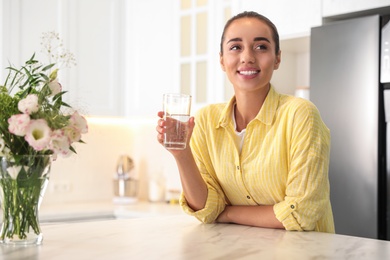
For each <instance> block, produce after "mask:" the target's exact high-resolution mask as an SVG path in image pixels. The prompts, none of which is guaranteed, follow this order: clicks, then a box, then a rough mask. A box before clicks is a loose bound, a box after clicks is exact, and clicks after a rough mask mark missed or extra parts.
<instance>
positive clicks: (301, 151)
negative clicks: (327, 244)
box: [274, 105, 330, 231]
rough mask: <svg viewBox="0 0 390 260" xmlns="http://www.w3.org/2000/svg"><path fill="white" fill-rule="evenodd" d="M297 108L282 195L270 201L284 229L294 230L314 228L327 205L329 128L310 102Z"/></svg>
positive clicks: (328, 200)
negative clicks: (303, 106) (272, 202)
mask: <svg viewBox="0 0 390 260" xmlns="http://www.w3.org/2000/svg"><path fill="white" fill-rule="evenodd" d="M301 111H302V112H301V113H299V114H297V115H296V116H295V119H294V124H293V125H292V129H291V131H290V133H291V140H292V141H291V149H290V151H291V154H290V160H291V161H290V169H289V173H288V177H287V183H286V196H285V199H284V200H283V201H281V202H279V203H277V204H275V205H274V213H275V216H276V218H277V219H278V220H279V221H280V222H282V223H283V225H284V227H285V228H286V230H297V231H304V230H316V229H317V226H318V222H319V220H320V219H326V216H325V218H324V214H327V211H329V207H330V196H329V194H330V188H329V180H328V168H329V152H330V132H329V129H328V128H327V127H326V126H325V124H324V123H323V122H322V120H321V118H320V115H319V112H318V111H317V109H316V108H315V107H314V105H313V106H307V107H306V109H303V110H301Z"/></svg>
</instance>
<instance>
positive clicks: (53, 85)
mask: <svg viewBox="0 0 390 260" xmlns="http://www.w3.org/2000/svg"><path fill="white" fill-rule="evenodd" d="M49 88H50V91H51V96H54V95H57V94H58V93H60V92H61V90H62V87H61V84H60V83H58V80H57V79H55V80H53V81H50V83H49Z"/></svg>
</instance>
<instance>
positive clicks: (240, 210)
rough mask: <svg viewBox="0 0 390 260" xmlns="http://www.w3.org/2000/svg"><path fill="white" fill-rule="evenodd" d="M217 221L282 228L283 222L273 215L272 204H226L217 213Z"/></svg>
mask: <svg viewBox="0 0 390 260" xmlns="http://www.w3.org/2000/svg"><path fill="white" fill-rule="evenodd" d="M217 222H219V223H236V224H241V225H248V226H256V227H265V228H281V229H284V226H283V224H282V223H281V222H280V221H279V220H278V219H277V218H276V217H275V213H274V210H273V206H272V205H267V206H227V207H226V208H225V210H224V211H223V212H222V213H221V214H220V215H219V217H218V219H217Z"/></svg>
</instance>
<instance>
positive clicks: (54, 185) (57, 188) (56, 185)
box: [49, 181, 72, 193]
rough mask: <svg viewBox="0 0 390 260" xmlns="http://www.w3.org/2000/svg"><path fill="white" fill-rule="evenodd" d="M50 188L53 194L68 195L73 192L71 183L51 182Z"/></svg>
mask: <svg viewBox="0 0 390 260" xmlns="http://www.w3.org/2000/svg"><path fill="white" fill-rule="evenodd" d="M49 187H50V191H51V192H53V193H68V192H71V191H72V183H71V182H70V181H55V182H49Z"/></svg>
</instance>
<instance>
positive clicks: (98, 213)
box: [39, 201, 184, 223]
mask: <svg viewBox="0 0 390 260" xmlns="http://www.w3.org/2000/svg"><path fill="white" fill-rule="evenodd" d="M178 214H184V212H183V211H182V209H181V208H180V206H179V205H178V204H169V203H167V202H153V203H152V202H147V201H138V202H135V203H130V204H119V203H113V202H112V201H89V202H84V203H82V202H79V203H61V204H55V205H45V204H43V205H42V207H41V209H40V211H39V219H40V222H41V223H47V222H56V223H58V222H80V221H91V220H104V219H122V218H140V217H156V216H164V215H178Z"/></svg>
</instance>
